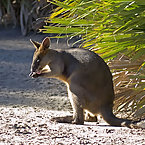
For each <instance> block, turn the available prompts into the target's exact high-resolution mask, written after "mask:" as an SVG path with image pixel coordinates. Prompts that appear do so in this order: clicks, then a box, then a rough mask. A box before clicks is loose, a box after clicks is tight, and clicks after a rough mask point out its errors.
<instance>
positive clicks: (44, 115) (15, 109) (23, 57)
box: [0, 29, 145, 145]
mask: <svg viewBox="0 0 145 145" xmlns="http://www.w3.org/2000/svg"><path fill="white" fill-rule="evenodd" d="M44 37H45V35H31V36H27V37H22V36H21V35H20V32H19V31H18V30H7V31H6V30H3V29H0V145H1V144H35V145H36V144H50V145H56V144H66V145H68V144H70V145H71V144H77V145H79V144H82V145H85V144H93V145H94V144H107V145H110V144H115V145H116V144H117V145H118V144H131V145H139V144H140V145H141V144H145V130H141V129H128V128H125V127H121V128H120V127H111V126H108V125H107V124H106V123H101V124H99V125H96V123H88V122H85V125H72V124H61V123H55V122H52V121H50V119H51V117H55V116H65V115H66V114H69V112H72V110H71V106H70V103H69V101H68V98H67V92H66V87H65V85H64V84H63V83H62V82H60V81H58V80H55V79H42V78H40V79H31V78H30V77H29V76H28V74H29V72H30V64H31V60H32V54H33V51H34V48H33V46H32V45H31V44H30V42H29V39H30V38H32V39H34V40H37V41H41V40H42V39H43V38H44ZM60 46H61V47H62V46H63V47H67V46H66V44H65V43H64V42H60V44H59V45H56V43H55V40H54V41H53V43H52V47H60ZM52 110H53V111H52ZM62 110H63V111H65V112H62ZM68 111H69V112H68Z"/></svg>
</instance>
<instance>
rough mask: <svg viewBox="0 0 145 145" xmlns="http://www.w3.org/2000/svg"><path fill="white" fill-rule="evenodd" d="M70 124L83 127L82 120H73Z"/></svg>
mask: <svg viewBox="0 0 145 145" xmlns="http://www.w3.org/2000/svg"><path fill="white" fill-rule="evenodd" d="M72 124H77V125H83V124H84V120H80V119H74V121H72Z"/></svg>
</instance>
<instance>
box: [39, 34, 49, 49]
mask: <svg viewBox="0 0 145 145" xmlns="http://www.w3.org/2000/svg"><path fill="white" fill-rule="evenodd" d="M41 46H42V49H44V50H46V49H48V48H49V47H50V38H49V37H46V38H45V39H44V40H43V41H42V43H41Z"/></svg>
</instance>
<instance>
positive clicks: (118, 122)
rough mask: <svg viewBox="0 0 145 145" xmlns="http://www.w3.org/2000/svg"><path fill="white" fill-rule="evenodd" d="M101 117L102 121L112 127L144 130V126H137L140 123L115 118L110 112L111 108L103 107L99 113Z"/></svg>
mask: <svg viewBox="0 0 145 145" xmlns="http://www.w3.org/2000/svg"><path fill="white" fill-rule="evenodd" d="M101 115H102V117H103V118H104V120H105V121H106V122H107V123H108V124H110V125H112V126H126V127H129V128H144V127H145V126H144V125H143V126H142V125H141V126H140V125H138V123H139V122H140V121H132V120H127V119H121V118H117V117H116V116H115V115H114V114H113V112H112V107H105V108H103V109H102V111H101Z"/></svg>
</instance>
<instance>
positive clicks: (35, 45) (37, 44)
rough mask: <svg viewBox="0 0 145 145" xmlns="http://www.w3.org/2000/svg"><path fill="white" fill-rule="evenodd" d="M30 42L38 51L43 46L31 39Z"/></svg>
mask: <svg viewBox="0 0 145 145" xmlns="http://www.w3.org/2000/svg"><path fill="white" fill-rule="evenodd" d="M30 42H31V43H32V44H33V45H34V47H35V48H36V49H39V47H40V45H41V44H40V43H39V42H36V41H33V40H31V39H30Z"/></svg>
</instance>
